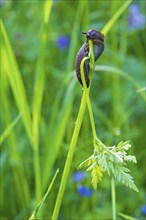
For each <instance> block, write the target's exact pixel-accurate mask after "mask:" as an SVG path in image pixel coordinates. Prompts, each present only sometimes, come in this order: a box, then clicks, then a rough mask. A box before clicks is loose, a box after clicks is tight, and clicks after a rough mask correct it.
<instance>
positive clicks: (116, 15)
mask: <svg viewBox="0 0 146 220" xmlns="http://www.w3.org/2000/svg"><path fill="white" fill-rule="evenodd" d="M131 2H132V0H127V1H125V3H124V4H123V5H122V6H121V7H120V8H119V10H118V11H117V12H116V13H115V14H114V16H113V17H112V18H111V19H110V20H109V21H108V23H107V24H106V25H105V26H104V28H103V29H102V33H103V34H105V35H106V34H107V33H108V32H109V30H110V29H111V28H112V26H113V25H114V23H115V22H116V21H117V19H118V18H119V17H120V15H121V14H122V13H123V12H124V11H125V10H126V8H127V7H128V6H129V5H130V3H131Z"/></svg>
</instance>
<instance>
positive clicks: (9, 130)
mask: <svg viewBox="0 0 146 220" xmlns="http://www.w3.org/2000/svg"><path fill="white" fill-rule="evenodd" d="M21 116H22V113H20V114H19V115H18V116H17V117H16V118H15V119H14V121H13V122H12V123H11V124H10V125H9V126H8V127H7V128H6V129H5V131H4V132H3V133H2V134H1V136H0V145H1V144H2V143H3V141H4V140H5V139H6V138H7V136H8V135H9V133H10V132H11V130H12V129H13V128H14V126H15V125H16V124H17V123H18V122H19V120H20V118H21Z"/></svg>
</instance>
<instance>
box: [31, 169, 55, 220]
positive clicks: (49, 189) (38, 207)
mask: <svg viewBox="0 0 146 220" xmlns="http://www.w3.org/2000/svg"><path fill="white" fill-rule="evenodd" d="M58 173H59V169H57V171H56V173H55V175H54V177H53V179H52V181H51V183H50V185H49V187H48V190H47V192H46V193H45V195H44V196H43V198H42V199H41V201H40V202H39V204H38V205H37V207H36V208H35V210H34V211H33V213H32V215H31V217H30V218H29V220H35V219H36V215H37V213H38V212H39V210H40V209H41V207H42V205H43V203H44V202H45V200H46V198H47V196H48V194H49V192H50V191H51V189H52V186H53V184H54V181H55V179H56V177H57V175H58Z"/></svg>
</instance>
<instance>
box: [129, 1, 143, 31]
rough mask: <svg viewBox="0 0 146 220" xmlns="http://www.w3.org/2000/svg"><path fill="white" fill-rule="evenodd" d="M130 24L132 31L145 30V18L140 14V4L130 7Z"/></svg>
mask: <svg viewBox="0 0 146 220" xmlns="http://www.w3.org/2000/svg"><path fill="white" fill-rule="evenodd" d="M129 11H130V13H129V17H128V23H129V28H130V29H132V30H136V29H143V28H144V27H145V16H144V15H143V14H142V13H141V12H140V7H139V5H138V4H132V5H130V7H129Z"/></svg>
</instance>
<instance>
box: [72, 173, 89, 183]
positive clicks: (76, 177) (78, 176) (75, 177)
mask: <svg viewBox="0 0 146 220" xmlns="http://www.w3.org/2000/svg"><path fill="white" fill-rule="evenodd" d="M86 177H87V173H85V172H83V171H77V172H75V173H74V175H73V180H74V182H80V181H82V180H83V179H85V178H86Z"/></svg>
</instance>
